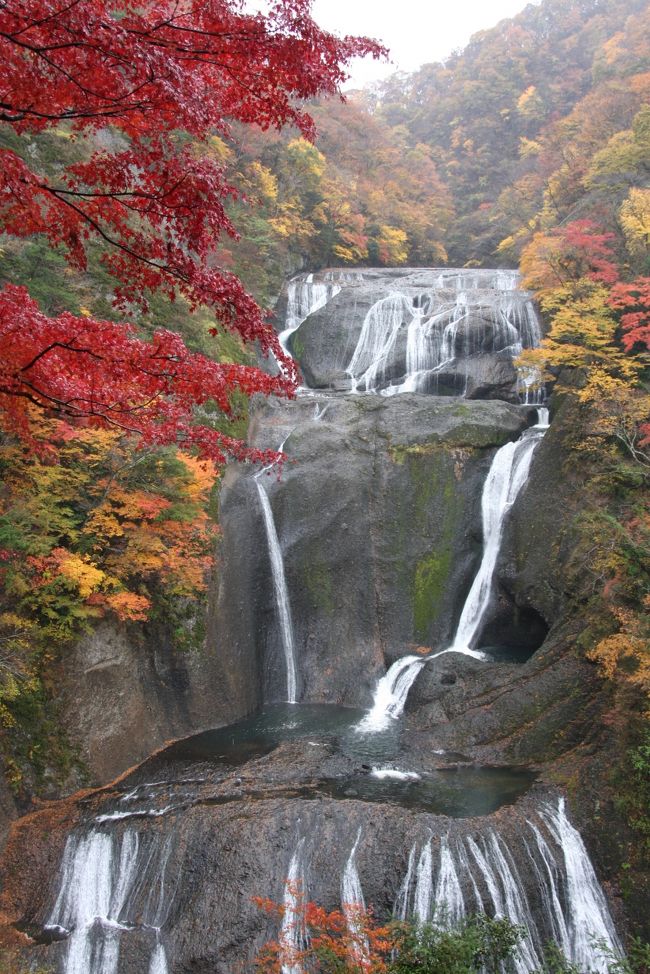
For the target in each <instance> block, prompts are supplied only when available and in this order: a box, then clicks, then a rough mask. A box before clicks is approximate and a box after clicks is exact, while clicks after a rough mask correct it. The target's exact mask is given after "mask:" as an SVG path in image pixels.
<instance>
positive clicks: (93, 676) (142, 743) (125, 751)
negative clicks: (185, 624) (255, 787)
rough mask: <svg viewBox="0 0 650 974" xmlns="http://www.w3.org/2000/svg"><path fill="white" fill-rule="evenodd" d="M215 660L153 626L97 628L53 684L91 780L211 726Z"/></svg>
mask: <svg viewBox="0 0 650 974" xmlns="http://www.w3.org/2000/svg"><path fill="white" fill-rule="evenodd" d="M217 672H218V670H217V668H216V658H215V655H214V654H212V653H208V652H207V651H203V650H196V651H194V652H189V653H182V652H179V651H178V650H176V649H175V648H174V644H173V640H172V639H171V638H170V635H169V633H167V632H165V631H164V630H161V629H153V628H147V629H144V630H142V629H138V628H136V627H134V626H133V627H128V628H127V627H118V626H113V625H110V624H108V623H104V624H102V625H100V626H98V627H97V629H95V630H94V631H93V632H92V633H91V634H90V635H88V636H86V637H85V638H84V639H82V640H81V641H80V642H79V643H78V644H77V645H76V646H75V647H74V648H73V649H72V650H71V651H70V652H69V654H68V655H67V656H66V658H65V661H64V663H63V664H62V673H61V675H60V680H59V684H60V686H61V689H62V692H61V697H60V704H61V714H62V719H63V724H64V728H65V730H66V732H67V734H68V737H69V739H70V740H71V741H72V742H73V743H74V744H75V745H76V746H77V747H78V748H79V751H80V755H81V758H82V760H83V761H84V764H85V766H86V768H87V769H88V771H89V773H90V775H91V779H92V780H94V781H95V783H103V782H106V781H110V780H111V778H114V777H115V776H116V775H118V774H120V773H121V772H123V771H125V770H126V768H129V767H131V766H132V765H133V764H136V763H137V762H138V761H142V760H143V759H144V758H145V757H146V756H147V755H148V754H151V752H152V751H154V750H156V749H157V748H159V747H161V746H162V745H163V744H164V743H165V742H166V741H169V740H171V739H172V738H175V737H182V736H184V735H186V734H191V733H192V732H193V731H196V730H201V729H203V728H205V727H210V726H212V725H213V724H214V722H215V709H216V708H215V698H216V697H218V694H217V693H215V689H214V687H215V683H216V677H217Z"/></svg>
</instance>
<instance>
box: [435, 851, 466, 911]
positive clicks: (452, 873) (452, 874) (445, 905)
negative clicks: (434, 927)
mask: <svg viewBox="0 0 650 974" xmlns="http://www.w3.org/2000/svg"><path fill="white" fill-rule="evenodd" d="M436 909H437V910H438V911H439V915H437V916H436V919H437V920H438V922H440V923H442V925H443V926H448V927H454V926H456V925H457V924H458V923H459V921H460V920H462V918H463V917H464V916H465V900H464V898H463V891H462V889H461V886H460V882H459V880H458V873H457V872H456V864H455V862H454V857H453V856H452V854H451V851H450V849H449V840H448V837H447V836H446V835H442V836H441V837H440V869H439V872H438V882H437V884H436Z"/></svg>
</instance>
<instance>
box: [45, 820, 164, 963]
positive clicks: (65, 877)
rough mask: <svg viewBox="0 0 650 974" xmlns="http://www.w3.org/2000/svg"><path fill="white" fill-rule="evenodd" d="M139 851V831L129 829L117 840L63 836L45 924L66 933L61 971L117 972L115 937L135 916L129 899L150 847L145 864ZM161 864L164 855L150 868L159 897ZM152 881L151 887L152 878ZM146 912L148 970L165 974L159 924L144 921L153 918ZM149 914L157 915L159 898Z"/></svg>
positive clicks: (142, 879) (141, 880)
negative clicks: (150, 942)
mask: <svg viewBox="0 0 650 974" xmlns="http://www.w3.org/2000/svg"><path fill="white" fill-rule="evenodd" d="M118 846H119V852H118V851H117V850H118ZM140 851H141V849H140V840H139V837H138V835H137V834H136V833H134V832H129V831H127V832H124V834H123V836H122V840H121V842H119V839H118V838H117V837H115V838H114V837H113V836H112V835H111V834H109V833H106V832H96V831H92V832H90V833H88V834H87V835H85V836H77V835H75V834H72V835H70V836H69V837H68V840H67V842H66V846H65V850H64V853H63V861H62V866H61V882H60V886H59V892H58V895H57V898H56V902H55V904H54V908H53V910H52V912H51V914H50V916H49V918H48V920H47V923H46V929H50V930H56V931H58V932H60V933H65V932H67V933H69V936H68V941H67V944H68V949H67V954H66V958H65V967H64V971H65V974H117V970H118V961H119V949H120V936H121V933H122V932H124V931H128V930H130V929H131V928H132V927H133V926H134V924H135V922H136V919H135V918H136V917H138V916H139V915H140V913H141V910H140V909H138V910H136V909H135V908H133V901H134V900H135V899H136V898H137V893H138V890H139V887H140V886H141V885H144V884H145V883H146V880H147V879H148V878H149V876H148V873H149V869H148V867H149V865H150V862H151V857H152V855H153V850H150V851H149V852H148V859H147V860H146V861H145V863H144V864H143V862H142V857H141V856H140V855H139V854H140ZM166 865H167V857H165V856H163V858H162V860H160V861H159V862H158V863H157V864H156V866H155V868H156V870H157V873H158V875H159V878H160V887H161V895H162V891H163V888H164V871H165V868H166ZM151 885H152V886H155V877H154V878H153V881H152V883H151ZM150 912H151V911H148V910H147V909H146V908H145V910H144V921H143V923H142V925H143V926H146V927H148V928H149V929H151V930H153V931H155V933H156V943H155V945H154V949H153V953H152V957H151V961H150V967H149V972H150V974H167V958H166V955H165V948H164V946H163V944H162V943H161V942H160V939H159V934H160V930H159V927H156V926H153V925H152V924H149V923H148V922H147V921H148V920H149V919H150V918H152V917H151V916H150ZM153 914H154V917H153V918H158V919H160V917H161V916H162V901H160V902H159V904H158V907H157V908H156V909H155V910H154V911H153Z"/></svg>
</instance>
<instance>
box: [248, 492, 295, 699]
mask: <svg viewBox="0 0 650 974" xmlns="http://www.w3.org/2000/svg"><path fill="white" fill-rule="evenodd" d="M255 485H256V487H257V493H258V495H259V499H260V504H261V507H262V513H263V514H264V526H265V528H266V539H267V542H268V547H269V558H270V561H271V573H272V576H273V590H274V592H275V604H276V607H277V612H278V620H279V623H280V634H281V636H282V648H283V650H284V659H285V665H286V670H287V702H288V703H295V702H296V693H297V683H296V662H295V649H294V644H293V624H292V621H291V605H290V604H289V590H288V589H287V580H286V577H285V574H284V560H283V558H282V549H281V548H280V541H279V539H278V532H277V531H276V529H275V521H274V520H273V511H272V510H271V504H270V502H269V498H268V495H267V493H266V491H265V490H264V487H263V486H262V484H261V483H260V481H259V480H257V479H256V481H255Z"/></svg>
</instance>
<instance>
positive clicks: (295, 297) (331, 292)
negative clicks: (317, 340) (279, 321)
mask: <svg viewBox="0 0 650 974" xmlns="http://www.w3.org/2000/svg"><path fill="white" fill-rule="evenodd" d="M339 278H341V279H343V280H344V279H345V275H344V274H341V275H339ZM340 290H341V284H338V283H335V281H334V279H333V276H332V277H331V278H330V279H327V278H326V279H325V280H322V281H314V275H313V274H307V275H306V276H304V277H294V278H293V280H291V281H289V284H288V286H287V316H286V319H285V327H284V330H283V331H281V332H280V334H279V335H278V338H279V340H280V344H281V345H282V348H283V349H284V351H285V352H286V353H287V355H290V354H291V352H290V351H289V348H288V341H289V338H290V337H291V335H293V333H294V331H296V330H297V329H298V328H300V326H301V324H302V323H303V321H304V320H305V319H306V318H308V317H309V315H311V314H313V313H314V312H315V311H318V310H320V308H324V307H325V305H326V304H327V302H328V301H331V300H332V298H333V297H334V296H335V295H336V294H338V293H339V291H340Z"/></svg>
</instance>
